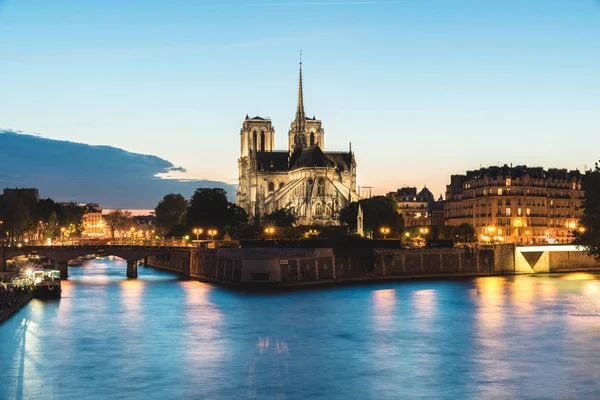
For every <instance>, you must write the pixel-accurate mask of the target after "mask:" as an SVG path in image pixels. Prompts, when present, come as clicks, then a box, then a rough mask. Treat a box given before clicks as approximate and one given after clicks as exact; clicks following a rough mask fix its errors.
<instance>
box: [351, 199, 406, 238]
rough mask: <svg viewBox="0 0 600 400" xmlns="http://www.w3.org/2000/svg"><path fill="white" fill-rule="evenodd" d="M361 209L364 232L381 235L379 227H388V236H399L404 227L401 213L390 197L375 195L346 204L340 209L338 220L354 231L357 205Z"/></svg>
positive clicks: (395, 202)
mask: <svg viewBox="0 0 600 400" xmlns="http://www.w3.org/2000/svg"><path fill="white" fill-rule="evenodd" d="M359 203H360V206H361V208H362V210H363V216H364V221H363V228H364V230H365V233H366V232H368V231H371V232H373V235H374V236H375V237H383V235H382V234H381V232H380V228H382V227H387V228H390V233H389V234H388V235H387V236H388V237H394V236H399V235H400V234H401V233H402V230H403V228H404V220H403V219H402V215H400V214H398V202H397V201H396V200H395V199H393V198H390V197H385V196H375V197H371V198H369V199H364V200H359V201H358V202H353V203H350V204H349V205H348V207H345V208H343V209H342V210H341V211H340V222H341V223H343V224H345V225H347V226H348V227H349V228H350V230H351V231H352V232H354V231H356V216H357V214H358V205H359Z"/></svg>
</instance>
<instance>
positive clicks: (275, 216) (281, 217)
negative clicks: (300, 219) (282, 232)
mask: <svg viewBox="0 0 600 400" xmlns="http://www.w3.org/2000/svg"><path fill="white" fill-rule="evenodd" d="M262 220H263V224H265V225H273V226H277V227H285V226H292V225H294V224H295V223H296V216H295V215H294V213H292V212H291V211H290V210H288V209H287V208H282V209H279V210H275V211H273V212H272V213H270V214H267V215H265V216H264V217H263V219H262Z"/></svg>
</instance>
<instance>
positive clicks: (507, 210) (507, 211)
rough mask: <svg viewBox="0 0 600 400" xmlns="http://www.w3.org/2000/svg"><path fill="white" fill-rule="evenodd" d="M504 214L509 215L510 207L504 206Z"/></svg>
mask: <svg viewBox="0 0 600 400" xmlns="http://www.w3.org/2000/svg"><path fill="white" fill-rule="evenodd" d="M506 215H510V207H506Z"/></svg>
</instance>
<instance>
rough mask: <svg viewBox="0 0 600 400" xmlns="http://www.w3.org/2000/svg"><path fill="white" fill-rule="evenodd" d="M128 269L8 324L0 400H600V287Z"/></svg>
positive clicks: (87, 281)
mask: <svg viewBox="0 0 600 400" xmlns="http://www.w3.org/2000/svg"><path fill="white" fill-rule="evenodd" d="M125 271H126V264H125V262H124V261H122V260H115V259H111V260H93V261H90V262H87V263H86V264H84V265H83V266H82V267H74V268H70V271H69V275H70V277H69V280H68V281H65V282H63V297H62V298H61V299H60V300H58V301H50V302H42V301H37V300H34V301H32V302H30V303H29V304H28V305H26V306H25V307H24V308H23V309H22V310H21V311H19V312H18V313H17V314H16V315H15V316H13V317H12V318H10V319H9V320H8V321H6V322H5V323H3V324H2V325H0V370H1V371H3V375H2V385H0V398H2V399H4V398H7V399H11V398H60V399H81V398H86V399H105V398H148V399H152V398H210V399H232V398H250V399H262V398H279V399H310V398H327V399H332V398H333V399H365V398H398V397H403V398H415V397H421V398H426V397H427V398H461V399H462V398H523V397H528V398H598V397H599V396H598V395H599V394H600V386H599V382H600V365H599V364H600V359H599V358H598V357H597V354H600V331H599V330H598V329H597V327H598V324H599V323H600V299H599V295H600V281H599V280H598V279H597V278H598V277H597V275H585V276H583V275H575V274H574V275H565V276H517V277H485V278H475V279H464V280H437V281H406V282H398V283H382V284H375V285H365V286H348V287H340V288H334V289H331V288H328V289H323V290H321V289H316V290H305V291H294V292H290V293H271V294H259V293H244V292H241V291H232V290H228V289H225V288H222V287H217V286H213V285H210V284H206V283H200V282H196V281H184V280H180V279H178V278H177V277H176V276H175V275H172V274H170V273H166V272H160V271H157V270H153V269H149V268H145V267H140V269H139V276H140V277H139V279H138V280H128V279H126V278H125ZM584 277H585V279H583V278H584ZM548 377H552V379H549V378H548Z"/></svg>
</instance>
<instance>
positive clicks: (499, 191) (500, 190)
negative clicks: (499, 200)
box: [498, 188, 502, 196]
mask: <svg viewBox="0 0 600 400" xmlns="http://www.w3.org/2000/svg"><path fill="white" fill-rule="evenodd" d="M498 196H502V189H501V188H498Z"/></svg>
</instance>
